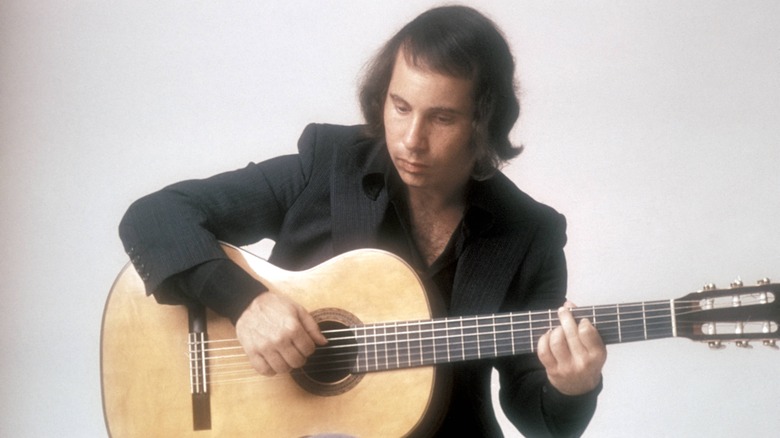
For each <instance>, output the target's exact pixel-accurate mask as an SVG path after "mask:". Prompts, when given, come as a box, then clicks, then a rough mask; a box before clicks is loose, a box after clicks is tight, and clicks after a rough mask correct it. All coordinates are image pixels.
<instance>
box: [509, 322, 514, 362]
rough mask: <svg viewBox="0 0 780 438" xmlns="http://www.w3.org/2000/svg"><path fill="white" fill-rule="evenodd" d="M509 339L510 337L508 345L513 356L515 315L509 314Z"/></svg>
mask: <svg viewBox="0 0 780 438" xmlns="http://www.w3.org/2000/svg"><path fill="white" fill-rule="evenodd" d="M509 337H510V342H509V343H510V345H512V354H513V355H514V354H515V315H514V314H513V313H510V314H509Z"/></svg>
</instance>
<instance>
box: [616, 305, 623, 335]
mask: <svg viewBox="0 0 780 438" xmlns="http://www.w3.org/2000/svg"><path fill="white" fill-rule="evenodd" d="M615 317H616V320H617V329H618V341H619V342H623V329H622V327H621V326H620V304H618V305H617V306H615Z"/></svg>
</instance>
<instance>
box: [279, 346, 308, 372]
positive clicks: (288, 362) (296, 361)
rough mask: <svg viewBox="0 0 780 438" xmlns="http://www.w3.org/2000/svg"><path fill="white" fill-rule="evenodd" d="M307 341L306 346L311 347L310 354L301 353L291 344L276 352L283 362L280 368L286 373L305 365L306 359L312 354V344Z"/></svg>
mask: <svg viewBox="0 0 780 438" xmlns="http://www.w3.org/2000/svg"><path fill="white" fill-rule="evenodd" d="M307 341H308V345H310V346H311V350H310V351H311V352H310V353H303V352H301V351H300V350H299V348H298V347H297V346H296V345H295V344H294V343H292V342H291V343H290V344H289V345H288V346H286V347H284V348H281V349H279V350H278V353H279V356H281V358H282V360H283V361H284V365H282V366H283V367H285V368H286V371H289V370H291V369H295V368H300V367H302V366H303V365H304V364H306V358H307V357H309V356H310V355H311V353H312V352H314V344H313V343H312V342H311V340H309V339H307ZM286 371H285V372H286Z"/></svg>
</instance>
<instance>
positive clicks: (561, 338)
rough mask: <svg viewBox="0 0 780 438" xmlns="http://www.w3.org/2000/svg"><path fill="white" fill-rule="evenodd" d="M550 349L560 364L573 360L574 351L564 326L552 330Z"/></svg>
mask: <svg viewBox="0 0 780 438" xmlns="http://www.w3.org/2000/svg"><path fill="white" fill-rule="evenodd" d="M550 351H551V352H552V355H553V356H555V361H556V362H557V363H558V364H561V363H567V362H569V361H570V360H571V356H572V352H571V350H570V349H569V342H568V340H567V339H566V333H565V332H564V330H563V327H556V328H554V329H552V330H551V331H550Z"/></svg>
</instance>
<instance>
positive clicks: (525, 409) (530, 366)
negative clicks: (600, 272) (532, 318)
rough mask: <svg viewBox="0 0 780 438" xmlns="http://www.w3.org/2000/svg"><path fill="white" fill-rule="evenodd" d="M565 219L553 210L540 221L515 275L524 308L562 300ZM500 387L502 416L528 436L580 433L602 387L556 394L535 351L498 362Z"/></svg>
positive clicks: (553, 305) (553, 304) (557, 303)
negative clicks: (549, 215) (588, 391)
mask: <svg viewBox="0 0 780 438" xmlns="http://www.w3.org/2000/svg"><path fill="white" fill-rule="evenodd" d="M565 244H566V222H565V218H564V217H563V216H562V215H560V214H558V213H555V214H554V215H553V217H552V219H551V220H546V221H544V222H543V223H542V225H540V227H539V229H538V231H537V233H536V235H535V237H534V239H533V241H532V243H531V248H530V252H529V254H528V257H527V258H526V260H527V262H526V264H525V265H524V266H523V267H521V271H522V272H521V273H520V275H519V276H518V278H519V283H520V284H519V285H516V286H517V287H519V288H520V289H522V290H523V293H522V294H521V295H522V296H525V297H528V298H527V301H525V302H524V303H523V305H522V306H523V308H525V309H528V310H544V309H552V308H556V307H558V306H560V305H562V304H563V303H564V301H565V299H566V296H565V294H566V281H567V270H566V258H565V255H564V251H563V247H564V245H565ZM496 368H497V369H498V370H499V376H500V383H501V388H500V391H499V400H500V402H501V406H502V408H503V410H504V412H505V414H506V415H507V418H509V419H510V421H512V422H513V424H515V426H516V427H517V428H518V429H519V430H520V431H522V432H523V433H524V434H525V435H527V436H534V437H545V436H555V437H558V436H579V435H581V434H582V433H583V432H584V430H585V428H586V427H587V425H588V423H589V422H590V419H591V417H592V416H593V414H594V412H595V409H596V401H597V397H598V394H599V392H600V390H601V385H599V387H598V388H596V389H595V390H593V391H591V392H590V393H587V394H584V395H581V396H575V397H571V396H567V395H564V394H561V393H560V392H558V391H557V390H556V389H555V388H554V387H552V386H551V385H550V384H549V383H548V380H547V375H546V372H545V371H544V367H543V366H542V364H541V362H540V361H539V359H538V358H537V356H536V355H535V354H532V355H524V356H517V357H512V358H507V359H504V360H501V361H499V362H498V363H497V365H496Z"/></svg>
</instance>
